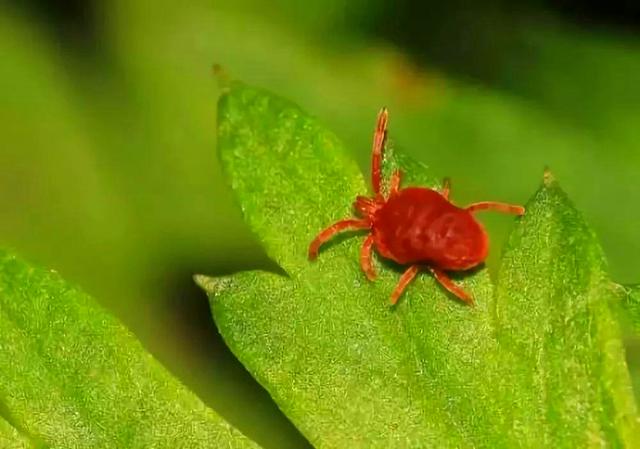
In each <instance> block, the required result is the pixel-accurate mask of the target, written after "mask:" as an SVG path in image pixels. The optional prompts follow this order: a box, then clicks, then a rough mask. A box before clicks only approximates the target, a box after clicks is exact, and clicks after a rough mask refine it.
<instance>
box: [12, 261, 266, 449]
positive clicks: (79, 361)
mask: <svg viewBox="0 0 640 449" xmlns="http://www.w3.org/2000/svg"><path fill="white" fill-rule="evenodd" d="M0 335H1V336H2V337H1V339H0V346H1V350H0V371H1V372H2V376H0V398H2V400H3V402H4V403H5V405H6V407H7V409H8V410H9V412H10V413H11V416H12V418H13V419H15V421H16V423H18V424H19V425H20V426H21V427H22V428H23V429H24V430H25V431H26V432H28V433H29V434H30V435H33V436H34V437H36V438H38V439H39V440H41V441H43V442H44V443H46V444H47V445H50V446H51V447H82V448H92V447H95V448H110V447H113V448H116V447H118V448H119V447H130V448H138V447H139V448H146V447H166V448H181V447H184V448H187V447H188V448H192V447H202V448H207V447H212V446H214V447H225V448H257V446H256V445H255V444H254V443H252V442H251V441H250V440H248V439H247V438H246V437H244V436H243V435H241V434H240V433H239V432H238V431H237V430H235V429H234V428H232V427H231V426H230V425H229V424H227V423H226V422H225V421H223V420H222V419H221V418H220V417H219V416H218V415H217V414H215V412H213V411H212V410H210V409H208V408H207V407H205V406H204V404H203V403H202V402H201V401H200V400H199V399H198V398H197V397H196V396H195V395H193V394H192V393H190V392H189V391H188V390H187V389H186V388H185V387H183V386H182V385H181V384H180V383H179V382H178V381H176V380H175V379H174V378H173V377H171V375H170V374H169V373H168V372H166V370H164V368H162V366H160V364H159V363H158V362H156V361H155V360H154V359H153V358H152V357H151V355H150V354H148V353H147V352H146V351H144V349H143V348H142V346H141V345H140V344H139V343H138V342H137V341H136V340H135V339H134V338H133V337H132V335H131V334H130V333H129V332H128V331H127V330H126V329H125V328H124V327H123V326H122V325H121V324H120V323H118V322H117V321H116V320H115V319H113V318H112V317H110V316H109V315H107V314H106V313H105V312H104V311H102V310H101V309H100V308H99V307H97V306H96V305H95V304H94V303H93V301H92V300H91V299H90V298H89V297H88V296H87V295H85V294H84V293H82V292H80V291H78V290H77V289H75V288H73V287H70V286H69V285H68V284H66V283H65V282H64V281H62V280H61V279H60V277H59V276H58V275H57V274H56V273H55V272H52V271H45V270H41V269H36V268H32V267H31V266H29V265H28V264H26V263H25V262H23V261H22V260H20V259H18V258H16V257H15V256H13V255H11V254H9V253H6V252H2V251H0Z"/></svg>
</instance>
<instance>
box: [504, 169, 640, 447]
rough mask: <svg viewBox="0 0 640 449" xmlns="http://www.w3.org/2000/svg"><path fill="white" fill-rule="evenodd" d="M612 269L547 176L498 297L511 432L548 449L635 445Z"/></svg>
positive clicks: (516, 235) (514, 244)
mask: <svg viewBox="0 0 640 449" xmlns="http://www.w3.org/2000/svg"><path fill="white" fill-rule="evenodd" d="M605 270H606V267H605V262H604V256H603V254H602V250H601V248H600V246H599V244H598V242H597V240H596V238H595V235H594V234H593V232H592V231H591V229H589V227H588V226H587V224H586V223H585V221H584V219H583V218H582V216H581V215H580V214H579V213H578V212H577V211H576V210H575V208H574V207H573V205H572V204H571V203H570V201H569V200H568V198H567V197H566V195H565V194H564V192H562V190H561V189H560V187H559V186H558V184H557V182H556V181H555V180H554V179H553V178H552V177H551V175H550V174H548V173H547V174H546V175H545V183H544V185H543V187H542V188H541V189H540V190H539V191H538V193H537V194H536V195H535V196H534V198H533V199H532V200H531V201H530V203H529V204H528V206H527V214H526V216H525V217H524V218H523V220H522V221H521V223H520V225H519V226H518V227H517V228H516V229H515V230H514V231H513V233H512V234H511V236H510V240H509V243H508V245H507V248H506V251H505V254H504V257H503V260H502V265H501V268H500V272H499V275H498V287H497V292H496V293H497V297H496V316H497V328H498V329H497V335H498V338H499V341H500V343H501V346H502V347H503V348H505V349H506V350H507V351H509V352H511V353H513V354H517V355H518V357H517V358H515V359H513V363H514V366H513V371H512V372H511V374H512V375H514V376H517V377H518V379H519V380H520V381H519V382H518V383H517V385H519V394H520V395H521V399H522V400H521V401H514V405H517V406H515V407H513V408H512V409H511V413H512V419H513V422H514V426H517V427H522V426H526V427H530V428H532V429H537V438H538V441H540V442H541V444H542V445H543V446H553V447H588V446H591V445H594V444H596V442H604V441H606V442H608V444H611V445H612V446H613V447H620V446H623V447H633V444H637V443H638V439H637V438H638V437H637V435H638V433H637V432H638V430H639V429H638V423H637V418H636V414H637V410H636V405H635V403H634V401H633V394H632V392H631V386H630V380H629V375H628V371H627V367H626V364H625V362H624V350H623V347H622V341H621V336H620V330H619V326H618V324H617V323H616V321H615V320H614V319H613V312H612V310H610V308H609V304H610V302H611V301H612V298H615V296H616V292H615V291H614V290H613V286H612V284H611V282H610V281H609V279H608V277H607V275H606V271H605ZM508 373H509V371H505V374H508ZM507 379H508V378H507ZM507 379H505V380H506V381H507V382H512V383H515V382H516V380H515V379H508V380H507ZM522 380H524V382H522Z"/></svg>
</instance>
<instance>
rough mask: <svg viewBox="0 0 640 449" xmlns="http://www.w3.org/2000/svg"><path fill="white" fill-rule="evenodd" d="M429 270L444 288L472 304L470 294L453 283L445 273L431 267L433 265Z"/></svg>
mask: <svg viewBox="0 0 640 449" xmlns="http://www.w3.org/2000/svg"><path fill="white" fill-rule="evenodd" d="M430 270H431V272H432V273H433V276H434V277H435V278H436V280H437V281H438V282H440V284H441V285H442V286H443V287H444V288H446V289H447V290H448V291H450V292H451V293H453V294H454V295H456V296H457V297H458V298H460V299H461V300H463V301H464V302H466V303H467V304H469V305H470V306H472V305H473V298H472V297H471V295H470V294H469V293H467V292H465V291H464V290H463V289H461V288H460V287H458V286H457V285H456V284H454V283H453V281H452V280H451V279H450V278H449V276H447V275H446V273H445V272H444V271H442V270H439V269H437V268H433V267H431V268H430Z"/></svg>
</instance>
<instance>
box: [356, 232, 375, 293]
mask: <svg viewBox="0 0 640 449" xmlns="http://www.w3.org/2000/svg"><path fill="white" fill-rule="evenodd" d="M372 248H373V234H369V235H368V236H367V238H366V239H365V240H364V243H363V244H362V249H361V250H360V266H361V267H362V271H364V274H365V275H366V276H367V279H369V280H370V281H373V280H375V279H376V272H375V271H374V269H373V265H372V263H371V256H372V254H371V249H372Z"/></svg>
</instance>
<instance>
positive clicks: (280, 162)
mask: <svg viewBox="0 0 640 449" xmlns="http://www.w3.org/2000/svg"><path fill="white" fill-rule="evenodd" d="M219 114H220V115H219V151H220V155H221V158H222V161H223V165H224V167H225V170H226V171H227V173H228V175H229V178H230V181H231V184H232V187H233V189H234V191H235V192H236V194H237V197H238V199H239V201H240V205H241V207H242V210H243V213H244V215H245V218H246V220H247V222H248V223H249V225H250V226H251V228H252V229H253V230H254V232H255V233H256V234H257V235H258V237H259V238H260V239H261V240H262V242H263V243H264V246H265V248H266V250H267V253H268V254H269V255H270V256H271V257H272V258H273V259H274V260H276V261H277V262H278V263H279V264H280V265H281V266H282V268H284V270H285V271H286V272H287V274H288V276H286V277H285V276H279V275H275V274H269V273H260V272H248V273H240V274H238V275H235V276H232V277H227V278H220V279H214V278H207V277H205V276H198V277H197V281H198V283H199V284H200V285H201V286H202V287H203V288H204V289H205V290H206V291H207V292H208V293H209V296H210V299H211V305H212V310H213V313H214V317H215V319H216V323H217V324H218V326H219V328H220V331H221V333H222V335H223V337H224V338H225V340H226V341H227V342H228V344H229V346H230V347H231V348H232V350H233V351H234V352H235V354H236V355H237V356H238V357H239V358H240V360H241V361H242V362H243V363H244V364H245V365H246V366H247V368H248V369H249V370H250V371H251V372H252V374H253V375H254V376H255V377H256V378H257V379H258V381H259V382H260V383H262V384H263V385H264V386H265V388H267V390H269V392H270V393H271V394H272V396H273V397H274V399H275V400H276V402H277V403H278V404H279V406H280V407H281V409H282V410H283V411H284V412H285V413H286V414H287V415H288V416H289V417H290V418H291V420H292V421H293V422H294V423H295V424H296V425H297V426H298V427H299V428H300V429H301V431H302V432H303V434H304V435H305V436H307V438H308V439H309V440H310V441H311V442H312V444H314V445H315V446H316V447H518V446H524V447H535V446H536V445H541V444H542V445H546V446H548V447H584V446H588V445H589V444H591V443H592V442H593V441H604V442H607V443H608V444H611V445H614V446H616V445H628V446H632V445H633V444H635V443H637V440H636V439H637V435H638V433H637V422H636V415H635V413H636V410H635V403H634V402H633V399H632V396H631V394H630V391H631V390H630V384H629V378H628V373H627V371H626V365H625V362H624V357H623V354H622V348H621V342H620V339H619V336H618V329H617V325H616V323H615V321H614V320H613V319H612V318H611V313H610V311H609V309H608V305H607V297H608V296H609V295H610V294H611V292H610V291H609V290H608V286H609V283H608V280H607V279H606V275H605V272H604V269H603V265H602V257H601V253H600V249H599V247H598V245H597V243H596V241H595V239H594V237H593V234H592V232H591V231H590V230H589V229H588V228H587V226H586V225H585V223H584V221H583V220H582V218H581V217H580V216H579V214H578V213H577V212H576V211H575V209H574V208H573V207H572V205H571V204H570V203H569V202H568V200H567V199H566V197H565V195H564V194H563V193H562V192H561V191H560V189H559V187H558V186H557V184H556V183H555V182H553V181H551V179H550V178H548V179H547V180H546V182H545V184H544V185H543V187H542V188H541V189H540V191H539V192H538V193H537V194H536V196H535V197H534V198H533V199H532V201H531V202H530V204H529V206H528V213H527V215H526V216H525V217H524V218H523V219H522V220H521V222H520V224H519V225H518V227H517V228H516V230H515V231H514V233H513V235H512V238H511V240H510V243H509V246H508V249H507V252H506V254H505V260H504V263H503V266H502V268H501V271H500V280H499V284H498V287H497V294H496V296H495V298H496V300H495V302H494V289H493V288H492V285H491V283H490V281H489V278H488V275H487V273H486V271H485V270H480V271H479V272H477V273H474V274H471V275H468V276H465V277H464V278H463V279H459V280H457V282H460V283H461V284H462V285H463V286H464V288H466V289H467V290H469V291H471V292H473V294H474V296H475V298H476V301H477V304H478V305H477V307H475V308H469V307H466V306H464V305H462V304H460V303H459V302H458V301H456V300H454V299H452V298H451V297H450V296H448V295H447V294H445V293H444V292H443V290H442V289H441V288H440V287H438V286H437V285H436V284H435V282H434V281H433V280H432V279H431V277H430V276H427V275H423V276H421V277H419V279H418V280H417V281H416V282H415V283H414V284H412V285H411V286H410V287H409V289H408V291H407V292H406V295H405V296H404V298H403V299H402V301H401V303H400V304H399V305H398V306H397V307H396V308H391V307H389V304H388V296H389V294H390V292H391V290H392V289H393V287H394V285H395V283H396V282H397V280H398V270H396V269H393V267H391V266H389V265H388V264H378V269H379V271H380V278H379V279H378V280H376V282H374V283H370V282H367V281H366V279H365V278H364V275H363V274H362V273H361V272H360V269H359V265H358V262H357V258H358V249H359V245H360V244H361V239H358V238H351V239H336V241H335V242H332V243H331V244H327V245H326V248H324V251H323V252H322V253H321V254H320V257H319V260H318V261H317V262H316V263H310V262H309V261H308V260H307V258H306V251H307V247H308V244H309V242H310V241H311V239H312V238H313V236H314V235H315V234H316V233H317V232H318V231H319V230H320V229H322V228H323V227H325V226H327V225H328V224H330V223H331V222H333V221H335V220H337V219H340V218H343V217H346V216H348V215H350V214H351V207H350V206H351V203H352V201H353V199H354V197H355V196H356V195H358V194H364V193H366V188H365V184H364V182H363V180H362V177H361V175H360V173H359V171H358V170H357V168H356V167H355V166H354V164H353V163H352V162H351V161H350V160H349V159H348V158H347V157H346V156H345V154H344V151H343V149H342V146H341V144H340V143H339V141H338V140H337V139H336V138H335V136H334V135H333V134H331V133H330V132H328V131H326V130H325V129H324V127H323V126H322V125H320V124H319V123H318V121H316V120H315V119H313V118H310V117H308V116H307V115H306V114H305V113H304V112H302V111H301V110H300V109H298V108H297V107H296V106H294V105H292V104H290V103H288V102H286V101H284V100H282V99H280V98H277V97H274V96H272V95H269V94H268V93H266V92H263V91H260V90H256V89H252V88H248V87H244V86H242V85H239V84H238V85H234V86H233V87H232V88H231V89H230V91H229V92H228V93H226V94H225V95H224V96H223V97H222V99H221V101H220V104H219ZM391 130H393V122H392V125H391ZM392 132H393V131H392ZM389 163H390V164H397V163H398V161H397V160H393V159H391V160H387V164H389ZM400 164H401V165H402V166H403V168H404V169H405V172H406V174H407V176H406V178H405V181H404V182H405V185H408V184H423V185H425V184H426V185H433V184H434V183H433V181H432V179H431V178H430V177H429V176H428V175H427V173H426V172H425V169H424V167H422V166H420V165H419V164H415V163H411V162H409V161H407V160H406V159H405V160H403V161H402V162H400ZM386 171H388V167H387V170H386ZM567 373H568V374H569V375H567Z"/></svg>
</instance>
